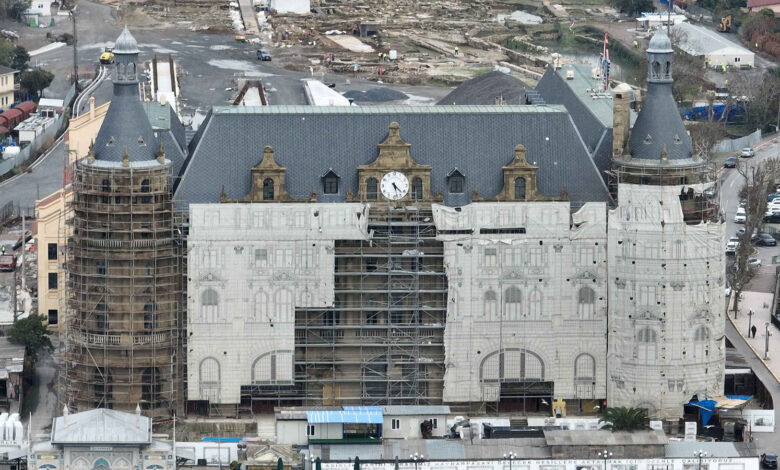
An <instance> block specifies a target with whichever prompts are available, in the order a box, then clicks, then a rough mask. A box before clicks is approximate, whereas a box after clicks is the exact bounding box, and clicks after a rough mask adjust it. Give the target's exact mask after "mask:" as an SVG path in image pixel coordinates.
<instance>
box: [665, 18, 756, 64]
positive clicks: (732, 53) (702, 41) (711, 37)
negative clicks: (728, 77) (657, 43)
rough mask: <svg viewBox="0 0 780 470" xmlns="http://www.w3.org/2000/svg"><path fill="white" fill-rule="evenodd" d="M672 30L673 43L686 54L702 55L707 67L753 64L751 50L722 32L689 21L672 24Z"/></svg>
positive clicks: (753, 59) (753, 56)
mask: <svg viewBox="0 0 780 470" xmlns="http://www.w3.org/2000/svg"><path fill="white" fill-rule="evenodd" d="M672 31H673V34H672V41H673V43H674V45H675V46H676V47H679V48H680V49H682V50H683V51H684V52H685V53H687V54H690V55H692V56H696V57H704V60H705V61H706V63H707V66H708V67H711V68H722V67H727V68H731V67H737V68H749V67H753V66H754V64H755V57H756V55H755V54H754V53H753V52H751V51H750V50H748V49H747V48H745V47H743V46H741V45H739V44H737V43H735V42H732V41H729V40H728V39H726V37H725V36H724V35H723V34H722V33H718V32H716V31H712V30H710V29H707V28H705V27H702V26H697V25H693V24H690V23H680V24H677V25H674V26H673V27H672Z"/></svg>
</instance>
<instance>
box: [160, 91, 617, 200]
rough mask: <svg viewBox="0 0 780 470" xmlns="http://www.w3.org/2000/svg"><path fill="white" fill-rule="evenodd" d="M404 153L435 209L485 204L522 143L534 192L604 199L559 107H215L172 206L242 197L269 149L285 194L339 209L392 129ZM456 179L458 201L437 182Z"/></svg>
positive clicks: (443, 183)
mask: <svg viewBox="0 0 780 470" xmlns="http://www.w3.org/2000/svg"><path fill="white" fill-rule="evenodd" d="M394 121H395V122H398V123H399V124H400V126H401V137H402V138H403V139H404V140H405V141H406V142H407V143H409V144H410V145H411V154H412V158H413V159H414V160H415V161H417V162H418V163H420V164H424V165H431V166H432V172H431V190H432V191H434V192H436V191H438V190H439V189H441V190H442V191H443V194H444V202H445V204H447V205H449V206H460V205H465V204H468V203H469V202H470V201H471V194H472V190H473V188H474V187H475V186H476V187H477V189H478V191H479V194H480V195H482V196H486V197H490V196H494V195H496V194H497V193H498V192H500V191H501V189H502V187H503V173H502V170H501V167H502V166H503V165H506V164H508V163H509V162H511V161H512V158H513V156H514V148H515V146H516V145H518V144H523V145H524V146H525V147H526V149H527V155H528V161H529V162H531V163H532V164H533V163H536V164H537V165H538V166H539V168H540V170H539V177H538V187H539V190H540V191H541V192H542V193H543V194H545V195H548V196H558V195H560V194H561V192H562V191H563V190H564V189H566V190H567V191H568V193H569V197H570V199H571V201H572V203H573V204H574V205H575V206H578V205H581V204H583V203H585V202H588V201H604V200H606V199H607V190H606V187H605V186H604V182H603V180H602V179H601V177H600V175H599V170H598V169H597V168H596V166H595V165H594V164H593V162H592V161H591V159H590V156H589V155H588V152H587V150H586V149H585V147H584V145H583V143H582V141H581V139H580V137H579V135H578V134H577V131H576V129H575V127H574V124H573V122H572V120H571V118H570V117H569V114H568V113H567V112H566V110H565V109H564V108H563V107H562V106H360V107H358V106H351V107H315V106H258V107H249V106H247V107H243V106H236V107H215V108H213V109H212V111H211V113H210V114H209V116H208V117H207V118H206V120H205V121H204V122H203V123H202V124H201V128H200V129H199V131H198V134H197V135H196V136H195V138H194V139H193V140H192V142H191V143H190V149H191V151H190V156H189V158H188V162H187V163H186V164H185V169H184V172H183V174H182V178H181V181H180V183H179V184H178V186H177V188H176V189H175V191H176V199H177V200H178V202H179V203H183V204H189V203H207V202H218V201H219V196H220V191H221V189H222V187H224V188H225V191H226V193H227V197H228V198H241V197H243V196H245V195H246V194H247V193H249V191H250V188H251V182H250V169H251V168H252V167H254V166H256V165H257V164H258V163H259V162H260V160H261V159H262V152H263V150H262V149H263V148H264V147H265V146H267V145H270V146H271V147H273V148H274V150H275V154H274V158H275V160H276V162H277V163H278V164H279V165H281V166H283V167H286V168H287V169H288V171H287V176H286V187H287V192H288V193H289V194H290V195H292V196H293V197H296V198H308V197H309V196H310V193H311V190H312V188H314V189H315V190H316V191H317V195H318V201H320V202H342V201H345V200H346V192H347V189H348V188H352V190H353V191H355V190H357V187H358V172H357V167H358V165H365V164H368V163H371V162H372V161H374V160H375V159H376V157H377V154H378V149H377V144H379V143H380V142H382V141H383V140H385V138H386V137H387V135H388V128H389V126H390V124H391V123H392V122H394ZM456 167H457V168H458V169H459V170H460V171H461V172H463V174H464V175H465V179H466V181H465V185H464V193H461V194H452V193H449V192H448V191H447V185H446V175H447V173H449V172H450V171H452V170H453V169H454V168H456ZM331 168H332V169H333V171H334V172H335V173H336V174H338V175H340V176H341V178H342V183H341V184H340V185H339V193H338V194H332V195H330V194H323V191H322V181H321V176H322V175H323V174H325V173H326V172H327V171H328V170H329V169H331Z"/></svg>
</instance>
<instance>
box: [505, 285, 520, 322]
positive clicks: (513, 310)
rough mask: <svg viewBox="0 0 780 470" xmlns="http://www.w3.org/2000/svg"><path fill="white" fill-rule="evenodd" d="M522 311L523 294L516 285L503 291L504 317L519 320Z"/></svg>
mask: <svg viewBox="0 0 780 470" xmlns="http://www.w3.org/2000/svg"><path fill="white" fill-rule="evenodd" d="M522 313H523V294H522V292H520V289H518V288H517V287H510V288H508V289H506V290H505V291H504V318H506V319H507V320H519V319H520V315H521V314H522Z"/></svg>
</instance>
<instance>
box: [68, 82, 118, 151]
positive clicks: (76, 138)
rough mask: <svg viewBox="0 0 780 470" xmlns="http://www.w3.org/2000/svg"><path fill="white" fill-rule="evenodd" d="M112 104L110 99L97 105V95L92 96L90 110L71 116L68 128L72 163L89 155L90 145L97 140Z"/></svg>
mask: <svg viewBox="0 0 780 470" xmlns="http://www.w3.org/2000/svg"><path fill="white" fill-rule="evenodd" d="M110 104H111V102H110V101H109V102H106V103H105V104H102V105H100V106H98V107H95V97H91V98H90V99H89V112H88V113H84V114H82V115H81V116H78V117H75V118H71V120H70V129H69V130H68V154H69V162H70V163H71V164H73V163H75V162H76V160H80V159H82V158H84V157H86V156H87V152H89V145H90V143H91V142H92V141H93V140H95V137H96V136H97V133H98V131H99V130H100V125H101V124H103V119H104V118H105V117H106V112H107V111H108V105H110Z"/></svg>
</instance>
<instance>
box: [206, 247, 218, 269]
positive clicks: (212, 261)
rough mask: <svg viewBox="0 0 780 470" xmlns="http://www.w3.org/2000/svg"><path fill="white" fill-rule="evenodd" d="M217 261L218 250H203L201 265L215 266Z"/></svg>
mask: <svg viewBox="0 0 780 470" xmlns="http://www.w3.org/2000/svg"><path fill="white" fill-rule="evenodd" d="M218 263H219V250H204V251H203V267H204V268H216V267H217V265H218Z"/></svg>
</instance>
